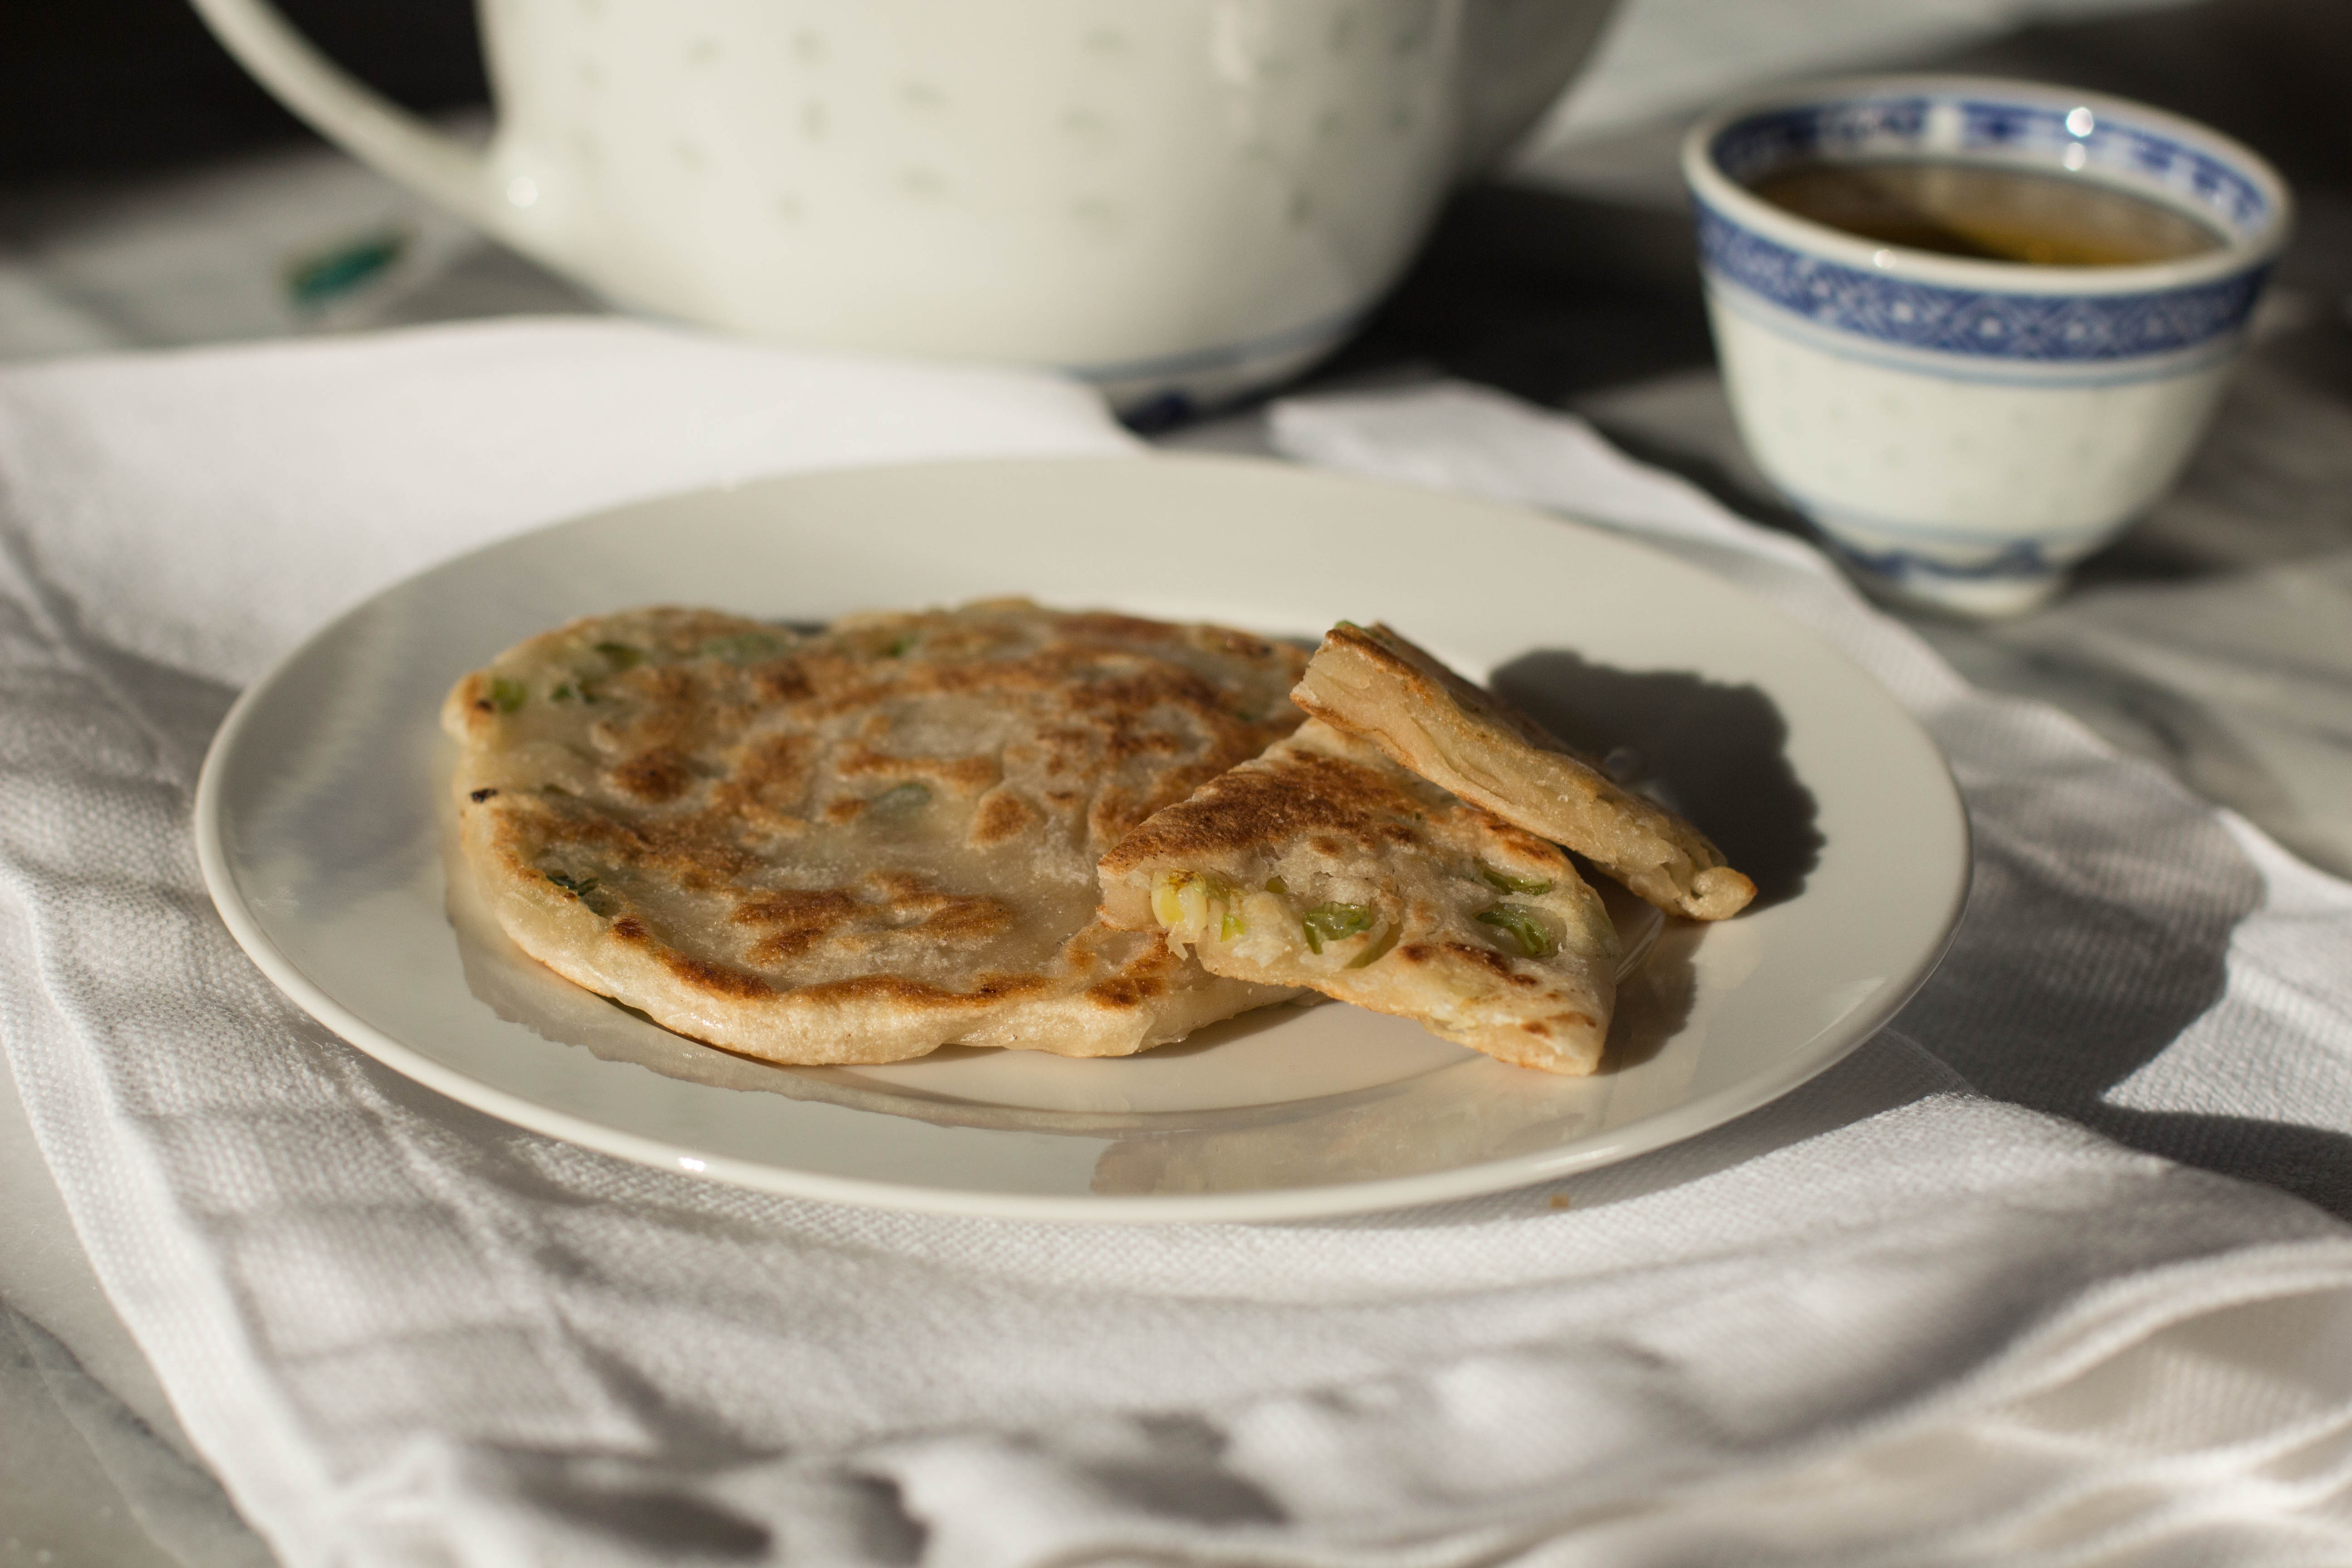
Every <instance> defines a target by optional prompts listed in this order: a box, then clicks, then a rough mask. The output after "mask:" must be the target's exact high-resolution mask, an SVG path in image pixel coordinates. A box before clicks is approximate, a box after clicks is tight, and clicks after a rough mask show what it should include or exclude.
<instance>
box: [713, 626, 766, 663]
mask: <svg viewBox="0 0 2352 1568" xmlns="http://www.w3.org/2000/svg"><path fill="white" fill-rule="evenodd" d="M783 651H784V643H783V639H782V637H771V636H769V635H768V634H767V633H766V632H743V633H740V634H739V635H738V636H735V637H713V638H711V639H710V640H709V642H707V643H704V644H703V645H702V656H703V657H704V658H723V659H725V660H726V661H727V662H728V663H730V664H756V663H758V662H759V661H760V660H761V659H763V658H775V657H776V655H778V654H780V653H782V652H783Z"/></svg>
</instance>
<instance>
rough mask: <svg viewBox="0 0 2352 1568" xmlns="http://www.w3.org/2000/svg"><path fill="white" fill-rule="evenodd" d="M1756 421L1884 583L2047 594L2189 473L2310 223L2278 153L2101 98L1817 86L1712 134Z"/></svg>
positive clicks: (1743, 426) (1999, 89)
mask: <svg viewBox="0 0 2352 1568" xmlns="http://www.w3.org/2000/svg"><path fill="white" fill-rule="evenodd" d="M1683 173H1684V177H1685V181H1686V183H1687V184H1688V185H1689V187H1690V191H1691V195H1692V198H1693V200H1694V202H1695V204H1696V208H1697V218H1698V229H1699V250H1700V260H1701V269H1702V272H1703V274H1704V277H1705V280H1706V296H1707V309H1708V314H1709V318H1710V320H1711V321H1712V323H1713V327H1714V331H1715V340H1716V349H1717V357H1718V358H1719V359H1720V361H1721V362H1722V367H1723V376H1724V384H1725V386H1726V389H1727V392H1728V393H1729V395H1730V398H1731V404H1732V410H1733V413H1734V415H1735V416H1736V417H1737V419H1738V426H1739V431H1740V435H1741V437H1742V439H1743V440H1744V441H1745V442H1746V443H1747V446H1748V451H1749V453H1750V455H1751V456H1752V457H1753V458H1755V460H1756V462H1757V465H1758V467H1759V468H1761V469H1762V470H1763V472H1764V474H1765V476H1766V477H1767V478H1768V479H1770V480H1771V481H1772V482H1773V484H1774V485H1776V486H1777V487H1779V488H1780V489H1781V490H1782V491H1783V492H1784V493H1785V494H1786V495H1787V496H1788V497H1789V498H1790V500H1791V501H1793V502H1794V503H1795V504H1796V505H1797V506H1798V507H1799V508H1800V509H1801V510H1803V511H1804V512H1805V513H1806V514H1807V515H1808V516H1809V517H1810V518H1811V519H1812V521H1814V522H1815V523H1816V524H1818V525H1819V527H1820V529H1821V530H1822V533H1823V535H1824V536H1825V537H1826V538H1827V540H1828V541H1829V542H1830V543H1831V545H1832V547H1833V548H1834V549H1835V550H1836V552H1838V553H1839V554H1840V555H1841V556H1842V557H1843V559H1844V561H1845V562H1846V563H1847V564H1848V565H1849V566H1850V567H1852V568H1853V571H1854V572H1855V574H1857V576H1858V577H1860V579H1861V580H1862V581H1863V582H1864V584H1865V585H1866V586H1869V587H1872V588H1874V589H1875V590H1877V591H1879V592H1881V593H1883V594H1885V595H1887V596H1890V597H1893V598H1896V599H1901V600H1906V601H1911V602H1915V603H1921V604H1925V605H1932V606H1935V607H1937V608H1941V609H1946V610H1950V611H1953V612H1956V613H1958V614H1963V615H2007V614H2015V613H2018V612H2021V611H2023V610H2027V609H2031V608H2032V607H2033V606H2035V605H2039V604H2041V603H2042V602H2044V601H2045V600H2047V599H2048V598H2049V597H2050V596H2051V595H2053V594H2054V593H2056V592H2057V591H2058V589H2059V588H2060V587H2061V586H2062V585H2063V583H2064V580H2065V574H2066V572H2067V570H2068V569H2069V568H2070V567H2071V566H2072V565H2073V564H2074V563H2075V562H2077V561H2079V560H2080V559H2081V558H2082V557H2083V556H2084V555H2086V554H2088V553H2089V552H2092V551H2094V550H2095V549H2097V548H2098V547H2099V546H2100V545H2102V544H2105V542H2108V541H2109V540H2111V539H2113V538H2115V537H2116V535H2117V534H2119V533H2120V532H2121V531H2123V530H2124V529H2126V527H2128V526H2129V525H2130V523H2131V522H2132V521H2133V520H2134V519H2135V518H2137V516H2138V515H2139V514H2140V513H2141V512H2143V511H2145V510H2147V507H2148V506H2149V505H2151V504H2152V503H2153V502H2155V501H2156V500H2158V498H2159V497H2161V496H2162V495H2163V494H2164V493H2165V492H2166V491H2167V490H2168V489H2170V488H2171V487H2172V485H2173V483H2174V481H2175V480H2176V479H2178V478H2179V473H2180V470H2181V468H2182V467H2183V465H2184V464H2185V463H2186V462H2187V461H2188V458H2189V454H2190V452H2191V451H2192V450H2193V449H2194V447H2195V446H2196V444H2197V441H2198V438H2199V437H2200V435H2201V434H2202V433H2203V431H2204V429H2205V426H2206V425H2207V424H2208V423H2209V421H2210V417H2211V415H2212V412H2213V408H2214V405H2215V404H2216V403H2217V401H2218V400H2219V398H2220V396H2221V391H2222V389H2223V385H2224V383H2225V381H2226V379H2227V375H2228V373H2229V370H2230V367H2231V363H2232V362H2233V361H2234V360H2235V359H2236V357H2237V355H2238V353H2239V351H2240V349H2241V347H2242V344H2243V342H2244V340H2245V331H2246V325H2247V321H2248V319H2249V318H2250V316H2251V315H2252V311H2253V308H2254V304H2255V301H2256V300H2257V299H2258V298H2259V297H2260V295H2261V293H2262V290H2263V283H2264V282H2265V280H2266V279H2267V278H2268V276H2269V273H2270V269H2271V267H2272V264H2273V261H2274V260H2275V258H2276V257H2277V255H2278V253H2279V250H2280V249H2281V247H2284V244H2285V242H2286V237H2287V233H2288V228H2289V225H2290V221H2291V204H2290V201H2289V198H2288V195H2287V191H2286V187H2285V185H2284V182H2283V181H2281V179H2280V178H2279V176H2278V174H2276V172H2275V171H2273V169H2272V168H2271V167H2270V165H2269V164H2268V163H2264V162H2263V160H2262V159H2261V158H2260V157H2258V156H2256V155H2255V154H2254V153H2252V152H2250V151H2249V150H2247V149H2246V148H2245V147H2243V146H2242V145H2240V144H2239V143H2237V142H2233V141H2231V140H2230V139H2229V138H2228V137H2225V136H2222V135H2221V134H2220V133H2219V132H2213V131H2210V130H2208V129H2206V128H2205V127H2202V126H2200V125H2196V124H2194V123H2191V122H2190V121H2185V120H2182V119H2179V117H2177V116H2174V115H2170V114H2167V113H2165V112H2163V111H2162V110H2155V109H2150V108H2147V106H2145V105H2142V104H2137V103H2132V102H2129V101H2126V100H2122V99H2116V98H2108V97H2105V96H2103V95H2100V94H2096V93H2085V92H2079V91H2074V90H2072V89H2065V88H2058V87H2044V86H2040V85H2036V84H2030V83H2023V82H2012V81H1998V80H1986V79H1966V78H1948V77H1899V76H1898V77H1870V78H1856V79H1846V80H1840V81H1831V82H1824V83H1814V84H1810V85H1806V86H1800V87H1795V88H1790V89H1781V90H1780V91H1776V92H1773V93H1770V94H1768V95H1765V96H1762V97H1759V98H1757V99H1753V100H1749V101H1747V102H1745V103H1742V104H1739V105H1738V106H1736V107H1734V108H1731V109H1727V110H1723V111H1721V112H1720V113H1717V114H1715V115H1712V116H1710V117H1708V118H1707V119H1706V121H1702V122H1701V123H1700V124H1699V125H1697V126H1696V127H1695V128H1694V129H1693V130H1692V132H1690V134H1689V136H1688V137H1687V138H1686V139H1685V142H1684V144H1683Z"/></svg>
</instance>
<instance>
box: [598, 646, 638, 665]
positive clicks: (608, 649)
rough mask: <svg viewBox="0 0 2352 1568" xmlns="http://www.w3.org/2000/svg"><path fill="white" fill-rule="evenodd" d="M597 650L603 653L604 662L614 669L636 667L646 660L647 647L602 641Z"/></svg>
mask: <svg viewBox="0 0 2352 1568" xmlns="http://www.w3.org/2000/svg"><path fill="white" fill-rule="evenodd" d="M596 651H597V652H598V653H601V654H603V655H604V662H605V663H606V664H609V665H611V666H612V667H613V668H614V669H635V668H637V666H639V665H641V664H643V663H645V662H646V650H645V649H643V648H641V647H630V646H629V645H628V644H627V643H625V642H600V643H598V644H597V645H596Z"/></svg>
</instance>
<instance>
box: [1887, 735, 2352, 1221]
mask: <svg viewBox="0 0 2352 1568" xmlns="http://www.w3.org/2000/svg"><path fill="white" fill-rule="evenodd" d="M2113 765H2116V764H2110V766H2113ZM2119 765H2121V766H2123V767H2128V768H2139V767H2142V766H2144V765H2145V764H2142V763H2121V764H2119ZM1960 783H1961V790H1962V794H1963V795H1965V796H1966V797H1967V800H1968V803H1969V826H1970V828H1971V830H1972V832H1973V834H1974V836H1975V855H1976V859H1975V873H1976V880H1975V884H1974V887H1973V889H1972V890H1971V892H1970V895H1969V911H1968V913H1967V915H1966V916H1964V917H1963V918H1962V920H1961V922H1960V929H1959V931H1958V934H1957V935H1956V936H1955V938H1954V940H1953V942H1952V948H1951V951H1950V952H1949V953H1948V954H1947V955H1946V957H1945V959H1944V963H1943V966H1942V967H1941V968H1940V969H1938V970H1937V972H1936V974H1935V976H1934V977H1933V978H1932V979H1931V980H1929V982H1928V983H1927V986H1926V987H1925V988H1924V989H1923V990H1921V992H1920V993H1919V994H1918V995H1917V996H1916V997H1914V998H1913V999H1912V1001H1911V1004H1910V1005H1908V1006H1907V1007H1906V1008H1905V1009H1904V1010H1903V1011H1902V1012H1901V1013H1900V1014H1898V1015H1897V1016H1896V1017H1895V1021H1894V1024H1893V1027H1895V1028H1897V1029H1900V1030H1902V1031H1903V1032H1904V1033H1905V1034H1906V1035H1908V1036H1909V1037H1911V1038H1913V1039H1914V1040H1916V1041H1917V1042H1918V1043H1919V1044H1921V1045H1922V1046H1924V1047H1927V1049H1929V1050H1931V1051H1933V1052H1935V1053H1936V1055H1937V1056H1938V1057H1939V1058H1942V1059H1943V1060H1944V1061H1946V1062H1947V1063H1948V1064H1950V1066H1951V1067H1952V1068H1953V1069H1954V1070H1955V1071H1957V1072H1958V1073H1959V1074H1960V1075H1961V1076H1962V1077H1963V1078H1965V1079H1968V1081H1969V1083H1970V1084H1972V1085H1974V1086H1975V1087H1976V1088H1977V1089H1980V1090H1982V1091H1983V1092H1985V1093H1987V1094H1990V1095H1992V1096H1995V1097H1996V1098H1999V1099H2001V1100H2012V1101H2014V1102H2016V1103H2018V1104H2021V1105H2026V1106H2031V1107H2032V1108H2033V1109H2034V1110H2045V1111H2050V1112H2053V1113H2054V1114H2056V1115H2060V1116H2064V1117H2068V1118H2070V1119H2072V1120H2074V1121H2079V1122H2081V1123H2083V1124H2084V1126H2087V1127H2090V1128H2092V1129H2093V1130H2095V1131H2098V1132H2101V1133H2104V1134H2105V1135H2106V1136H2108V1137H2110V1138H2113V1139H2115V1140H2116V1141H2117V1142H2121V1143H2125V1144H2127V1145H2129V1146H2131V1147H2133V1148H2135V1149H2140V1150H2144V1151H2146V1152H2148V1153H2152V1154H2159V1155H2162V1156H2164V1157H2165V1158H2166V1159H2169V1160H2177V1161H2179V1162H2180V1163H2183V1164H2187V1165H2195V1166H2198V1167H2200V1168H2202V1169H2204V1170H2208V1171H2213V1172H2217V1173H2221V1174H2222V1175H2228V1176H2237V1177H2241V1178H2242V1179H2244V1180H2247V1181H2253V1182H2262V1183H2265V1184H2271V1185H2274V1186H2278V1187H2282V1188H2284V1189H2285V1190H2286V1191H2288V1192H2291V1193H2294V1194H2295V1195H2297V1196H2298V1197H2302V1198H2304V1199H2306V1200H2308V1201H2309V1202H2312V1203H2315V1204H2317V1205H2320V1206H2321V1207H2323V1208H2326V1209H2329V1210H2331V1211H2332V1212H2334V1213H2336V1214H2338V1215H2348V1216H2352V1137H2347V1136H2345V1135H2344V1134H2342V1133H2338V1132H2332V1131H2323V1130H2318V1129H2314V1128H2307V1127H2300V1126H2296V1125H2294V1123H2291V1122H2284V1121H2270V1120H2265V1119H2260V1118H2253V1117H2246V1116H2241V1115H2233V1114H2229V1113H2226V1112H2222V1111H2219V1110H2215V1111H2210V1112H2201V1111H2187V1110H2179V1111H2151V1110H2133V1109H2126V1108H2124V1107H2119V1106H2115V1105H2110V1104H2108V1103H2106V1101H2105V1097H2106V1095H2107V1094H2108V1093H2109V1091H2111V1090H2112V1089H2115V1088H2116V1086H2117V1085H2119V1084H2121V1083H2123V1082H2124V1081H2125V1080H2126V1079H2129V1078H2131V1077H2132V1076H2133V1075H2134V1074H2135V1073H2137V1071H2139V1069H2140V1068H2143V1067H2145V1066H2147V1064H2148V1063H2149V1062H2151V1061H2153V1060H2154V1059H2155V1058H2157V1057H2158V1056H2160V1055H2161V1054H2163V1052H2164V1051H2165V1049H2166V1047H2168V1046H2170V1045H2171V1044H2172V1043H2173V1041H2174V1040H2176V1039H2177V1038H2179V1036H2180V1034H2181V1032H2182V1031H2183V1030H2185V1029H2187V1028H2188V1027H2189V1026H2190V1025H2192V1024H2194V1023H2195V1022H2196V1021H2197V1020H2198V1018H2199V1017H2200V1016H2202V1015H2203V1014H2204V1013H2205V1012H2206V1011H2207V1010H2208V1009H2210V1007H2212V1006H2213V1005H2214V1004H2215V1003H2217V1002H2219V1001H2220V1000H2221V996H2222V994H2223V992H2224V991H2225V990H2226V989H2227V987H2228V983H2229V975H2228V955H2229V945H2230V935H2231V931H2232V930H2233V929H2234V928H2235V927H2236V926H2237V924H2238V922H2239V921H2242V920H2243V919H2244V918H2245V917H2246V916H2247V915H2248V914H2249V913H2251V912H2252V910H2254V909H2255V908H2256V907H2257V906H2258V905H2259V904H2260V902H2261V900H2262V897H2263V883H2262V877H2261V874H2260V873H2259V872H2257V871H2256V870H2255V868H2254V867H2253V866H2252V864H2251V863H2250V862H2249V861H2248V860H2247V858H2246V857H2245V855H2244V853H2243V852H2242V850H2240V849H2239V847H2238V846H2237V843H2236V841H2235V840H2233V839H2232V838H2231V837H2230V835H2229V833H2228V832H2227V831H2226V830H2225V829H2224V828H2223V827H2222V826H2221V821H2220V819H2219V818H2217V817H2216V816H2214V815H2213V814H2212V813H2211V812H2210V811H2209V810H2207V809H2206V808H2205V807H2204V806H2202V805H2199V804H2197V803H2196V802H2194V801H2192V800H2190V799H2189V798H2187V797H2186V796H2184V795H2179V794H2178V793H2176V792H2174V791H2172V790H2169V789H2165V790H2161V791H2158V790H2151V789H2146V788H2141V789H2132V790H2117V789H2116V788H2114V787H2113V783H2114V780H2113V775H2112V773H2110V771H2109V768H2108V767H2099V768H2085V769H2083V770H2081V771H2080V772H2079V773H2077V774H2075V775H2074V776H2071V777H2064V778H2059V779H2054V780H2053V779H2051V778H2049V777H2048V776H2047V775H2044V776H2042V777H2040V778H2035V779H2018V778H2001V779H1991V780H1988V779H1982V778H1970V777H1969V776H1966V770H1963V776H1962V777H1961V780H1960Z"/></svg>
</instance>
